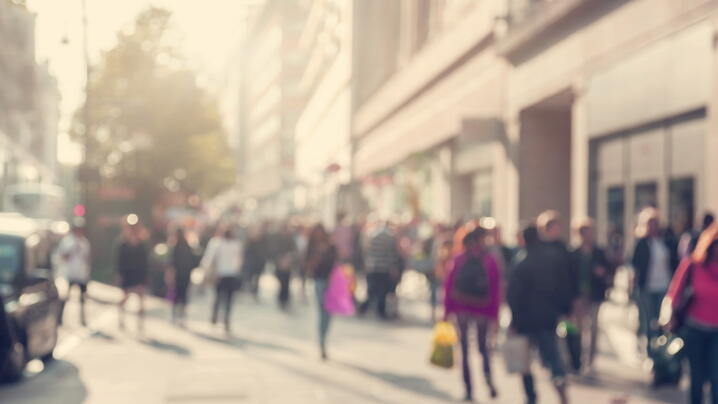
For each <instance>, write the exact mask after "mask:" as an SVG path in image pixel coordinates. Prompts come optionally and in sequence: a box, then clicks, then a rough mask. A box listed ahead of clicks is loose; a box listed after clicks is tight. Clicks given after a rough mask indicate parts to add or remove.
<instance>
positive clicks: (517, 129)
mask: <svg viewBox="0 0 718 404" xmlns="http://www.w3.org/2000/svg"><path fill="white" fill-rule="evenodd" d="M506 139H507V140H506V154H505V159H506V161H505V163H504V174H505V175H504V178H505V179H506V187H505V188H504V192H503V203H502V204H501V205H502V206H503V208H502V209H504V211H503V213H502V215H501V216H502V217H503V218H504V219H503V220H505V223H503V224H502V225H503V228H504V237H505V238H506V240H511V238H510V237H511V235H514V234H516V233H517V232H518V231H519V230H520V226H521V223H520V222H519V221H520V218H519V198H520V197H521V195H520V192H519V187H520V184H519V166H518V162H519V158H520V157H519V142H520V139H521V118H520V117H519V113H518V112H516V113H515V114H510V115H509V116H508V117H507V118H506Z"/></svg>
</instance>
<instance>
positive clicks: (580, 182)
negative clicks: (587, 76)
mask: <svg viewBox="0 0 718 404" xmlns="http://www.w3.org/2000/svg"><path fill="white" fill-rule="evenodd" d="M585 93H586V86H585V82H584V81H583V80H577V81H576V82H574V85H573V98H574V99H573V105H572V106H571V216H572V218H571V219H577V218H583V217H586V216H588V203H589V201H588V197H589V157H590V155H589V138H588V122H587V120H588V111H587V108H586V97H585ZM568 224H569V223H567V225H568ZM571 237H572V238H575V237H576V235H575V234H574V232H571ZM573 241H575V240H573Z"/></svg>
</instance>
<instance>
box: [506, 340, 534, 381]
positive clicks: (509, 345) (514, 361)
mask: <svg viewBox="0 0 718 404" xmlns="http://www.w3.org/2000/svg"><path fill="white" fill-rule="evenodd" d="M501 353H502V355H503V357H504V363H505V364H506V371H507V372H509V373H518V374H525V373H528V371H529V369H530V367H531V348H530V345H529V339H528V338H527V337H526V336H524V335H520V334H510V335H509V336H508V337H507V338H506V341H505V342H504V345H503V346H502V347H501Z"/></svg>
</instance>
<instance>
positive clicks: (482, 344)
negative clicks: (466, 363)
mask: <svg viewBox="0 0 718 404" xmlns="http://www.w3.org/2000/svg"><path fill="white" fill-rule="evenodd" d="M490 328H491V321H490V320H489V319H488V318H486V317H479V318H478V319H477V321H476V332H477V337H478V341H479V353H481V360H482V362H483V370H484V380H485V381H486V386H487V387H488V389H489V394H490V395H491V397H492V398H494V397H496V396H498V392H497V391H496V387H495V386H494V379H493V376H492V373H491V350H490V349H489V344H488V335H489V330H490Z"/></svg>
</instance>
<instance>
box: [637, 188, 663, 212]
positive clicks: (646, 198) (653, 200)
mask: <svg viewBox="0 0 718 404" xmlns="http://www.w3.org/2000/svg"><path fill="white" fill-rule="evenodd" d="M646 207H654V208H657V207H658V186H657V185H656V183H655V182H644V183H641V184H636V205H635V208H636V212H640V211H641V209H643V208H646Z"/></svg>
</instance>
